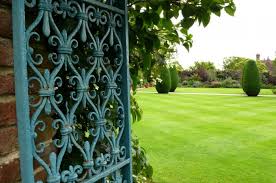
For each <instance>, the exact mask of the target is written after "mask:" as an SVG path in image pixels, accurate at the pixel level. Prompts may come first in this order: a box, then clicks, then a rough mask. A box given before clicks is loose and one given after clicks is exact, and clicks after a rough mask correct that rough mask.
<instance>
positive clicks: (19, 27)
mask: <svg viewBox="0 0 276 183" xmlns="http://www.w3.org/2000/svg"><path fill="white" fill-rule="evenodd" d="M24 3H25V1H24V0H13V1H12V20H13V50H14V73H15V93H16V117H17V128H18V140H19V148H20V170H21V179H22V183H34V175H33V156H32V144H31V130H30V116H29V97H28V79H27V60H26V53H27V51H26V37H25V5H24Z"/></svg>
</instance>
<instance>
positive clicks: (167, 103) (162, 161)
mask: <svg viewBox="0 0 276 183" xmlns="http://www.w3.org/2000/svg"><path fill="white" fill-rule="evenodd" d="M183 90H184V89H183ZM214 90H215V89H214ZM214 90H213V89H206V88H205V89H204V90H203V89H192V91H193V92H200V91H204V92H208V93H209V92H212V91H214ZM230 90H233V89H229V91H230ZM234 90H235V89H234ZM234 90H233V91H234ZM178 91H179V90H178ZM215 93H216V92H215ZM220 93H228V89H225V90H223V89H220ZM235 93H236V92H235ZM137 99H138V102H139V104H140V105H141V106H142V108H143V110H144V116H143V120H142V121H141V122H138V123H136V124H134V125H133V132H134V134H136V135H137V136H138V137H140V141H141V144H142V146H143V147H144V148H145V149H146V150H147V153H148V157H149V161H150V163H151V164H152V165H153V167H154V181H155V182H156V183H180V182H181V183H182V182H183V183H272V182H273V183H275V182H276V97H245V96H208V95H189V94H188V95H176V94H169V95H165V94H153V93H142V92H140V93H139V92H138V94H137Z"/></svg>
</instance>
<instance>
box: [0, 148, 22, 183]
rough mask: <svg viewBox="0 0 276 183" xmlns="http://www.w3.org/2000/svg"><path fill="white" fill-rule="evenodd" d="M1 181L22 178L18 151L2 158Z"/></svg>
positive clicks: (5, 181)
mask: <svg viewBox="0 0 276 183" xmlns="http://www.w3.org/2000/svg"><path fill="white" fill-rule="evenodd" d="M0 162H1V163H0V182H2V183H15V182H18V181H19V180H20V164H19V162H20V161H19V159H18V152H17V153H16V154H15V155H14V154H10V155H8V156H6V157H1V158H0Z"/></svg>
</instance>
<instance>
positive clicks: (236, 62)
mask: <svg viewBox="0 0 276 183" xmlns="http://www.w3.org/2000/svg"><path fill="white" fill-rule="evenodd" d="M248 60H250V59H249V58H244V57H228V58H225V59H224V61H223V68H224V70H226V71H231V72H239V73H241V72H242V70H243V67H244V65H245V63H247V62H248ZM256 64H257V67H258V69H259V72H260V73H261V74H263V73H266V72H268V70H267V67H266V65H265V64H264V63H263V62H261V61H260V60H257V61H256ZM240 77H241V74H239V78H235V79H240Z"/></svg>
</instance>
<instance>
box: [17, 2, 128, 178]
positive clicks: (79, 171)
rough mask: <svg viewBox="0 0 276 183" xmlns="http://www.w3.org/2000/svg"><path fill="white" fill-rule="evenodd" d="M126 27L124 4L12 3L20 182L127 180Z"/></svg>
mask: <svg viewBox="0 0 276 183" xmlns="http://www.w3.org/2000/svg"><path fill="white" fill-rule="evenodd" d="M127 30H128V27H127V9H126V0H25V1H24V0H13V31H14V33H13V35H14V37H13V39H14V61H15V82H16V102H17V119H18V133H19V144H20V163H21V175H22V182H23V183H34V182H39V183H41V182H47V183H59V182H67V183H74V182H86V183H88V182H91V183H92V182H110V183H111V182H112V183H120V182H132V177H131V173H132V172H131V152H130V149H131V142H130V123H129V73H128V31H127ZM38 172H40V173H39V175H40V176H38ZM43 177H44V178H43Z"/></svg>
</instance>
